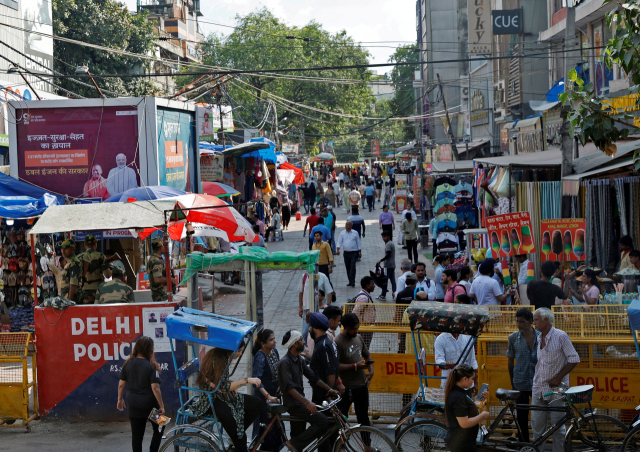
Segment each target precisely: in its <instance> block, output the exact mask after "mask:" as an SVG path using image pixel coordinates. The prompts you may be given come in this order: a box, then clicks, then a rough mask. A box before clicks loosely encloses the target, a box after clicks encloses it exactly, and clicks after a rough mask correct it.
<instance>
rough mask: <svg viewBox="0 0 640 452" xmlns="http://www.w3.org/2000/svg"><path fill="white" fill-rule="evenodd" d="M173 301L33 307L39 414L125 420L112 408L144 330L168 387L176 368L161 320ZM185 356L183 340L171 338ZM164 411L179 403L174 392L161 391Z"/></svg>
mask: <svg viewBox="0 0 640 452" xmlns="http://www.w3.org/2000/svg"><path fill="white" fill-rule="evenodd" d="M177 308H178V304H177V303H148V304H147V303H125V304H107V305H86V306H71V307H69V308H67V309H65V310H64V311H62V312H56V311H54V310H53V309H51V308H42V307H36V308H35V309H36V311H41V312H36V313H35V316H34V318H35V326H36V336H37V337H38V361H37V371H38V398H39V402H40V413H39V414H40V416H48V417H49V418H57V419H66V420H72V421H73V420H80V419H82V420H83V422H87V421H113V420H125V419H126V412H125V413H122V412H120V411H118V409H117V408H116V403H115V401H116V400H117V398H118V381H119V374H120V370H121V369H122V365H123V364H124V362H125V360H126V359H127V358H128V357H129V356H130V354H131V351H132V350H133V347H134V345H135V342H136V340H138V339H139V338H140V337H141V336H142V335H146V336H150V337H151V338H152V339H153V340H154V351H155V357H156V361H157V362H158V364H159V365H160V369H161V372H160V379H161V387H163V388H172V387H173V384H174V383H175V376H176V373H175V368H174V365H173V360H172V358H171V352H170V350H171V349H170V347H171V345H170V340H169V338H168V337H167V328H166V323H165V320H166V318H167V316H168V315H169V314H171V313H172V312H173V311H174V310H175V309H177ZM173 345H174V350H175V351H176V359H177V361H178V364H179V365H180V364H181V363H182V361H183V358H182V357H183V354H182V343H181V342H179V341H178V342H174V344H173ZM162 397H163V400H164V403H165V409H166V411H167V412H168V413H169V414H168V416H170V417H175V411H176V409H177V408H178V406H179V404H180V403H179V400H178V393H177V392H176V391H163V393H162Z"/></svg>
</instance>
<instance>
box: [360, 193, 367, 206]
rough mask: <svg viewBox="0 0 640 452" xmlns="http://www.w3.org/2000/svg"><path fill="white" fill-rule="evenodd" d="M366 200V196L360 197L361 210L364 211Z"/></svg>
mask: <svg viewBox="0 0 640 452" xmlns="http://www.w3.org/2000/svg"><path fill="white" fill-rule="evenodd" d="M365 199H366V196H361V197H360V202H361V203H362V208H363V209H364V201H365Z"/></svg>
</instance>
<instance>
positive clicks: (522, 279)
mask: <svg viewBox="0 0 640 452" xmlns="http://www.w3.org/2000/svg"><path fill="white" fill-rule="evenodd" d="M516 262H517V263H519V264H520V268H519V270H518V292H519V293H520V303H521V304H523V305H527V304H530V303H529V297H527V267H528V266H529V262H531V261H530V260H529V259H528V258H527V255H526V254H518V255H517V256H516Z"/></svg>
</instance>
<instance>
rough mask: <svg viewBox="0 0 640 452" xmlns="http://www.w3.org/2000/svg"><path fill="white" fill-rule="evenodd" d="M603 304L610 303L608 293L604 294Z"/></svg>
mask: <svg viewBox="0 0 640 452" xmlns="http://www.w3.org/2000/svg"><path fill="white" fill-rule="evenodd" d="M603 304H611V295H609V294H608V293H605V294H604V303H603Z"/></svg>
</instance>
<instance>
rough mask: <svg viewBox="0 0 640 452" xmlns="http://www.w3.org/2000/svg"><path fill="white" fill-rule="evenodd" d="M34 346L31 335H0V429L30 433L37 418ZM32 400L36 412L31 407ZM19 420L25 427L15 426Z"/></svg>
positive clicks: (21, 425) (18, 424)
mask: <svg viewBox="0 0 640 452" xmlns="http://www.w3.org/2000/svg"><path fill="white" fill-rule="evenodd" d="M32 344H33V342H32V338H31V334H30V333H0V428H2V427H12V426H13V427H22V428H26V429H27V431H29V430H30V429H31V427H30V426H29V423H30V422H31V421H32V420H33V419H35V418H36V417H37V416H38V394H37V387H36V380H37V378H36V354H35V349H32V348H31V345H32ZM29 358H31V368H29ZM30 393H31V394H30ZM31 397H33V399H31ZM31 400H32V401H33V410H31V409H30V406H29V405H30V401H31ZM17 420H21V421H22V423H15V421H17Z"/></svg>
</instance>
